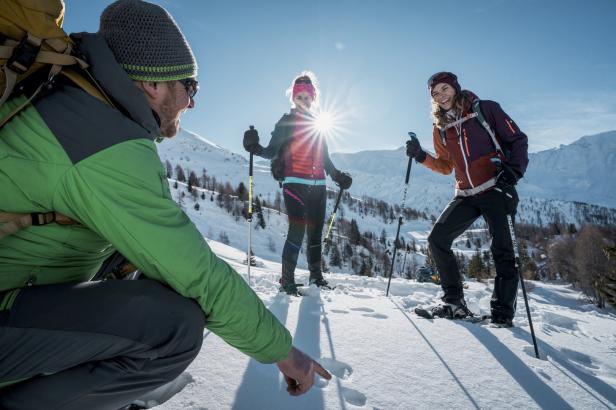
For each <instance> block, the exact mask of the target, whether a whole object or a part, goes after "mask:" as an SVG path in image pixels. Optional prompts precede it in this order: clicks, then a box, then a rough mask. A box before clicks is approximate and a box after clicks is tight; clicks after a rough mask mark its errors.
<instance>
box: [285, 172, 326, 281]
mask: <svg viewBox="0 0 616 410" xmlns="http://www.w3.org/2000/svg"><path fill="white" fill-rule="evenodd" d="M283 194H284V204H285V207H286V208H287V215H288V216H289V232H288V233H287V240H286V242H285V244H284V248H283V250H282V282H281V283H282V284H283V285H286V284H291V283H295V266H296V265H297V256H298V255H299V250H300V249H301V247H302V242H303V240H304V233H305V234H306V237H307V243H308V245H307V248H308V249H307V251H306V258H307V260H308V270H309V271H310V280H316V279H321V278H323V274H322V272H321V237H322V235H323V222H324V221H325V199H326V195H325V194H326V190H325V186H324V185H304V184H285V185H284V189H283Z"/></svg>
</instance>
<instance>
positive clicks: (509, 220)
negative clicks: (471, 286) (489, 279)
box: [506, 194, 539, 359]
mask: <svg viewBox="0 0 616 410" xmlns="http://www.w3.org/2000/svg"><path fill="white" fill-rule="evenodd" d="M506 195H508V194H506ZM507 224H508V225H509V234H510V235H511V242H512V244H513V253H514V255H515V269H516V270H517V271H518V275H519V276H520V283H521V284H522V294H523V295H524V304H525V305H526V315H527V316H528V324H529V326H530V334H531V336H532V338H533V346H534V347H535V357H536V358H537V359H538V358H539V348H538V347H537V339H536V338H535V329H534V328H533V320H532V319H531V317H530V308H529V307H528V297H527V296H526V285H525V284H524V277H522V270H521V269H520V253H519V252H518V241H517V240H516V238H515V232H514V230H513V219H512V218H511V215H510V214H507Z"/></svg>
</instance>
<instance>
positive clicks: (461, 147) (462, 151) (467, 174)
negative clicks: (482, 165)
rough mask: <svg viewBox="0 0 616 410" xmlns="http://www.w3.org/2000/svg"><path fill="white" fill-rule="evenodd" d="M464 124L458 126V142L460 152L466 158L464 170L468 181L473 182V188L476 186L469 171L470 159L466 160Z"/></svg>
mask: <svg viewBox="0 0 616 410" xmlns="http://www.w3.org/2000/svg"><path fill="white" fill-rule="evenodd" d="M461 130H462V125H460V128H458V126H456V132H457V134H458V144H459V145H460V152H461V153H462V158H463V159H464V170H465V171H466V177H467V178H468V183H469V184H471V188H475V185H474V184H473V180H472V179H471V174H470V172H469V171H468V161H466V155H465V154H464V147H463V146H462V132H461Z"/></svg>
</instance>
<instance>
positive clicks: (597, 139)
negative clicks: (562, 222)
mask: <svg viewBox="0 0 616 410" xmlns="http://www.w3.org/2000/svg"><path fill="white" fill-rule="evenodd" d="M529 160H530V162H529V167H528V171H527V172H526V175H525V177H524V184H522V187H523V193H524V194H526V195H528V196H534V197H539V198H549V199H560V200H565V201H578V202H589V203H594V204H598V205H603V206H608V207H612V208H616V189H615V187H616V184H614V170H615V169H616V131H610V132H604V133H601V134H597V135H591V136H586V137H582V138H580V139H579V140H577V141H575V142H574V143H572V144H569V145H561V146H560V147H559V148H554V149H550V150H547V151H541V152H538V153H536V154H531V155H529Z"/></svg>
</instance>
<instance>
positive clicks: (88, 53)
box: [71, 33, 161, 139]
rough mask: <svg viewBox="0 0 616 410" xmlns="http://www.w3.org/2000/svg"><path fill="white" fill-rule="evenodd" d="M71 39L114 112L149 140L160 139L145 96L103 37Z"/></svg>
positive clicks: (90, 35) (80, 35) (86, 35)
mask: <svg viewBox="0 0 616 410" xmlns="http://www.w3.org/2000/svg"><path fill="white" fill-rule="evenodd" d="M71 38H72V39H73V40H75V42H76V43H77V44H78V47H79V51H80V52H81V53H82V54H83V56H84V57H85V59H86V61H87V62H88V64H90V72H91V73H92V75H93V76H94V78H96V80H97V81H98V83H99V85H100V86H101V87H102V88H103V90H104V91H105V93H106V94H107V95H108V96H109V97H111V99H112V100H113V101H114V103H115V104H117V105H119V107H118V108H119V109H120V110H121V111H122V112H123V113H124V114H125V115H126V116H128V117H129V118H131V119H132V120H133V121H134V122H136V123H137V124H139V125H140V126H141V127H143V128H144V129H145V130H146V131H147V132H148V133H149V134H150V135H151V136H152V139H155V138H158V137H160V136H161V134H160V127H159V125H158V122H157V120H156V118H155V114H154V112H153V111H152V109H151V108H150V104H149V103H148V100H147V98H146V96H145V94H144V93H143V91H141V90H140V89H139V88H137V87H136V86H135V84H134V82H133V80H131V78H130V77H129V76H128V74H127V73H126V71H124V69H122V67H121V66H120V65H119V64H118V63H117V61H116V60H115V57H114V56H113V53H112V52H111V49H110V48H109V46H107V43H106V42H105V40H104V39H103V37H102V36H100V35H99V34H94V33H74V34H71Z"/></svg>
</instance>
